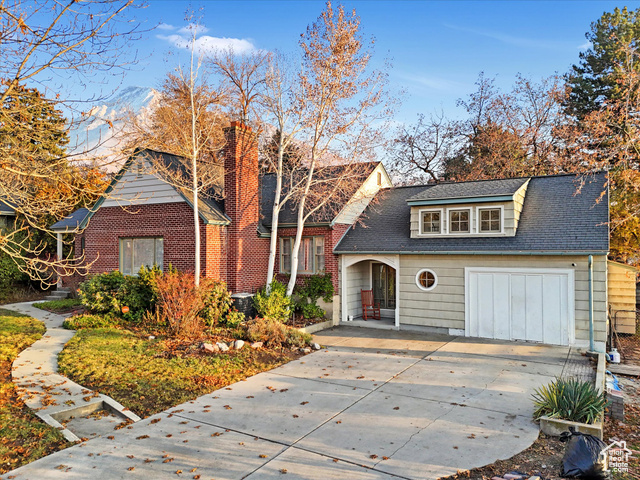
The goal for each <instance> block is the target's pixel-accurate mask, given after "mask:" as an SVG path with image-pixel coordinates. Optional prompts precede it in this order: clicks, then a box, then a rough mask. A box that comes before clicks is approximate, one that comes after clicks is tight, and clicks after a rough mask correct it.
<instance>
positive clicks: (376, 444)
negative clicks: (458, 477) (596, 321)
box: [3, 327, 569, 480]
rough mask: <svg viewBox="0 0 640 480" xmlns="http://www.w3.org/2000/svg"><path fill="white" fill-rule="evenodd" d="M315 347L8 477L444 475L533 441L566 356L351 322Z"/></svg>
mask: <svg viewBox="0 0 640 480" xmlns="http://www.w3.org/2000/svg"><path fill="white" fill-rule="evenodd" d="M316 340H317V341H318V342H319V343H321V344H323V345H327V346H328V348H327V349H325V350H321V351H319V352H316V353H313V354H311V355H308V356H306V357H303V358H301V359H300V360H297V361H294V362H290V363H288V364H287V365H284V366H282V367H279V368H276V369H274V370H271V371H270V372H265V373H262V374H259V375H256V376H254V377H251V378H250V379H248V380H246V381H244V382H239V383H236V384H234V385H232V386H230V387H228V388H226V389H222V390H218V391H216V392H214V393H212V394H210V395H205V396H203V397H200V398H198V399H197V400H194V401H192V402H188V403H186V404H184V405H181V406H179V407H176V408H174V409H171V410H169V411H167V412H164V413H161V414H158V415H155V416H153V417H150V418H148V419H145V420H143V421H141V422H139V423H136V424H134V425H131V426H129V427H127V428H124V429H121V430H117V431H114V432H113V435H110V436H103V437H99V438H96V439H93V440H90V441H88V442H85V443H84V444H81V445H77V446H74V447H72V448H69V449H67V450H64V451H61V452H58V453H56V454H54V455H51V456H49V457H46V458H43V459H41V460H38V461H36V462H33V463H32V464H29V465H26V466H25V467H22V468H20V469H18V470H15V471H13V472H11V473H10V475H13V476H14V477H12V478H16V479H27V478H29V479H33V480H36V479H41V478H47V479H57V478H65V479H70V478H73V479H75V478H77V479H88V478H96V479H112V478H113V479H116V478H126V479H129V478H141V479H142V478H144V479H148V478H154V479H158V478H201V479H211V478H215V479H240V478H248V479H263V478H285V479H322V480H326V479H344V478H349V479H363V480H364V479H391V478H405V479H426V478H429V479H431V478H433V479H435V478H438V477H441V476H446V475H451V474H454V473H456V471H458V470H461V469H469V468H473V467H477V466H481V465H485V464H488V463H492V462H494V461H495V460H496V459H502V458H508V457H510V456H512V455H514V454H515V453H517V452H519V451H521V450H523V449H525V448H526V447H528V446H529V445H530V444H531V443H532V442H533V441H534V440H535V439H536V438H537V435H538V427H537V426H536V425H535V424H534V423H533V422H532V420H531V414H532V410H533V409H532V403H531V399H530V395H531V393H532V391H533V389H534V388H536V387H538V386H540V385H542V384H544V383H547V382H549V381H550V380H552V379H553V378H554V377H555V376H559V375H561V374H562V371H563V367H564V365H565V363H566V360H567V357H568V353H569V349H568V348H566V347H564V348H563V347H550V346H541V345H534V344H527V343H510V342H497V341H491V340H478V339H468V338H462V337H456V338H454V337H443V336H436V335H424V334H411V333H406V332H391V331H383V330H371V329H363V328H349V327H340V328H337V329H332V330H329V331H325V332H321V333H319V334H317V335H316ZM284 474H286V476H283V475H284ZM3 478H8V477H7V476H5V477H3Z"/></svg>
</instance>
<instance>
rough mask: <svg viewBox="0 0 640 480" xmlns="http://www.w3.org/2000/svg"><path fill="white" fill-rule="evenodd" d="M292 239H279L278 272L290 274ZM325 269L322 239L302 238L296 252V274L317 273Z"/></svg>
mask: <svg viewBox="0 0 640 480" xmlns="http://www.w3.org/2000/svg"><path fill="white" fill-rule="evenodd" d="M294 241H295V239H294V238H293V237H283V238H281V239H280V272H282V273H289V272H291V258H292V251H293V243H294ZM324 269H325V261H324V237H302V240H301V242H300V251H299V252H298V273H319V272H323V271H324Z"/></svg>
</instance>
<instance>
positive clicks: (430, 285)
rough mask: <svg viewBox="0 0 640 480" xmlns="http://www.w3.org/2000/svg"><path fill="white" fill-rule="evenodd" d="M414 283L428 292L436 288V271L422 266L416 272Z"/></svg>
mask: <svg viewBox="0 0 640 480" xmlns="http://www.w3.org/2000/svg"><path fill="white" fill-rule="evenodd" d="M416 285H417V286H418V288H419V289H420V290H424V291H425V292H428V291H430V290H433V289H434V288H436V285H438V277H437V276H436V272H434V271H433V270H430V269H428V268H423V269H422V270H420V271H419V272H418V273H417V274H416Z"/></svg>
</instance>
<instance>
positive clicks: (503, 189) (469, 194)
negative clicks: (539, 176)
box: [407, 178, 530, 238]
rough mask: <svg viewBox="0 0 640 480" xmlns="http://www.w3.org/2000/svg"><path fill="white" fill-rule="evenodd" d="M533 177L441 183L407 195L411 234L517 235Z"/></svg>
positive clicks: (418, 235)
mask: <svg viewBox="0 0 640 480" xmlns="http://www.w3.org/2000/svg"><path fill="white" fill-rule="evenodd" d="M529 180H530V179H529V178H513V179H504V180H483V181H477V182H465V183H440V184H437V185H434V186H431V187H428V188H425V190H424V191H422V192H420V193H418V194H417V195H414V196H413V197H410V198H408V199H407V204H408V205H409V207H410V208H411V238H436V237H437V238H446V237H458V238H461V237H495V236H503V237H513V236H515V234H516V231H517V229H518V222H519V220H520V213H521V212H522V207H523V205H524V199H525V195H526V192H527V186H528V185H529Z"/></svg>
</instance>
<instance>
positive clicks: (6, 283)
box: [0, 252, 29, 300]
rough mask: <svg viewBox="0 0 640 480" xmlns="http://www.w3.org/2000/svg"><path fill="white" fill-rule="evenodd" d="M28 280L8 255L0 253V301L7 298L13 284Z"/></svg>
mask: <svg viewBox="0 0 640 480" xmlns="http://www.w3.org/2000/svg"><path fill="white" fill-rule="evenodd" d="M28 280H29V277H28V275H27V274H26V273H23V272H21V271H20V269H19V268H18V265H17V264H16V262H14V261H13V259H12V258H11V257H10V256H9V255H7V254H5V253H2V252H0V300H3V299H5V298H6V297H7V296H8V294H9V291H10V290H11V289H12V288H13V286H14V285H15V284H17V283H23V282H27V281H28Z"/></svg>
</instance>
